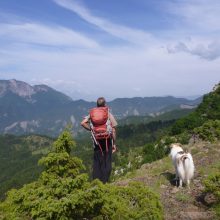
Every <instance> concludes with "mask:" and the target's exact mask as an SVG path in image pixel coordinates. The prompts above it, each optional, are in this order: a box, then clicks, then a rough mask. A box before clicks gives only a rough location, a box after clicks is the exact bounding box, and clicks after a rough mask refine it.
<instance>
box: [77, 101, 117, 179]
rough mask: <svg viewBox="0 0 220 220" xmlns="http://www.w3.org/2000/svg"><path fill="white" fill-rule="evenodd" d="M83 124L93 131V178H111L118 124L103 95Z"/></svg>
mask: <svg viewBox="0 0 220 220" xmlns="http://www.w3.org/2000/svg"><path fill="white" fill-rule="evenodd" d="M81 125H82V126H83V127H84V128H85V129H87V130H89V131H91V135H92V138H93V144H94V160H93V179H95V178H98V179H100V180H101V181H102V182H104V183H105V182H107V181H108V180H109V177H110V174H111V170H112V152H115V151H116V145H115V140H116V126H117V122H116V120H115V118H114V116H113V115H112V114H111V113H110V112H109V108H108V107H107V106H106V102H105V99H104V98H103V97H101V98H98V100H97V107H96V108H93V109H91V110H90V114H89V115H88V116H87V117H85V118H84V120H83V121H82V122H81Z"/></svg>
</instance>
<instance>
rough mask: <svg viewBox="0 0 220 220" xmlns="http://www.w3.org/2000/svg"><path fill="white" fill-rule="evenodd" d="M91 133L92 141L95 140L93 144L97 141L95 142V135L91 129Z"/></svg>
mask: <svg viewBox="0 0 220 220" xmlns="http://www.w3.org/2000/svg"><path fill="white" fill-rule="evenodd" d="M91 135H92V139H93V141H94V142H95V145H98V142H97V140H96V138H95V135H94V133H93V131H92V130H91Z"/></svg>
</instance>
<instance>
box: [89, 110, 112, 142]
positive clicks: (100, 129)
mask: <svg viewBox="0 0 220 220" xmlns="http://www.w3.org/2000/svg"><path fill="white" fill-rule="evenodd" d="M90 122H91V123H90V126H91V129H92V132H93V134H94V136H95V139H96V140H101V139H108V138H110V137H111V135H112V126H111V122H110V119H109V108H108V107H96V108H93V109H91V110H90Z"/></svg>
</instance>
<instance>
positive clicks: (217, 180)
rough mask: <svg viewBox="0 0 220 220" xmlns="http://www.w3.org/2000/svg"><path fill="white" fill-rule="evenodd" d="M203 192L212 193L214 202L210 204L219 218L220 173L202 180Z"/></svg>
mask: <svg viewBox="0 0 220 220" xmlns="http://www.w3.org/2000/svg"><path fill="white" fill-rule="evenodd" d="M204 184H205V191H206V192H209V193H212V194H213V195H214V196H215V198H216V201H215V203H214V204H212V206H213V208H214V210H215V211H216V214H217V215H218V216H219V217H220V171H218V172H217V173H215V174H211V175H209V176H208V178H207V179H205V180H204Z"/></svg>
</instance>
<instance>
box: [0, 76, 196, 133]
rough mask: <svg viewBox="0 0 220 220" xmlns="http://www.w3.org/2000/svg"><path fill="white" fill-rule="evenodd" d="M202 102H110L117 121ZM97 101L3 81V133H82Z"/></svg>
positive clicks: (153, 99)
mask: <svg viewBox="0 0 220 220" xmlns="http://www.w3.org/2000/svg"><path fill="white" fill-rule="evenodd" d="M199 102H200V99H197V100H194V101H192V100H187V99H183V98H174V97H170V96H168V97H145V98H138V97H136V98H121V99H115V100H113V101H111V102H108V105H109V107H110V109H111V111H112V112H113V113H114V115H115V116H116V118H117V119H121V118H124V117H127V116H132V115H145V116H146V115H148V114H151V115H152V114H161V113H164V112H167V111H170V110H173V109H181V108H192V107H195V106H196V105H197V104H198V103H199ZM95 105H96V103H95V102H86V101H84V100H77V101H73V100H72V99H71V98H69V97H68V96H66V95H64V94H63V93H61V92H58V91H56V90H54V89H52V88H50V87H48V86H46V85H36V86H30V85H28V84H27V83H25V82H21V81H17V80H0V133H11V134H28V133H38V134H44V135H51V136H57V135H58V134H59V133H60V132H61V131H62V130H63V128H64V127H65V126H66V125H67V124H68V123H71V124H73V128H74V131H75V132H76V131H80V129H81V126H80V121H81V120H82V118H83V117H84V116H85V115H87V114H88V111H89V109H90V108H92V107H94V106H95Z"/></svg>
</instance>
